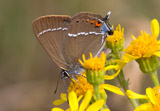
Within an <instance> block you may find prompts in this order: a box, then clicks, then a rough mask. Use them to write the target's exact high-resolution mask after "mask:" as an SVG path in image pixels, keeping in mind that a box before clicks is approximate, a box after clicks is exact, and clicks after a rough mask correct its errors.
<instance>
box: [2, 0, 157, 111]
mask: <svg viewBox="0 0 160 111" xmlns="http://www.w3.org/2000/svg"><path fill="white" fill-rule="evenodd" d="M159 5H160V1H159V0H154V1H153V0H152V1H151V0H141V1H140V0H132V1H131V0H130V1H127V0H99V1H98V0H0V111H49V110H50V109H51V108H52V107H53V105H52V101H53V100H54V99H57V98H59V93H60V92H62V91H64V88H63V82H62V81H60V83H59V84H60V86H59V89H58V93H57V94H55V95H54V93H53V92H54V89H55V84H56V82H57V79H58V75H59V74H60V68H58V67H57V66H56V65H55V64H54V63H53V62H52V61H51V59H50V58H49V57H48V55H47V54H46V52H45V51H44V50H43V48H42V47H41V45H40V44H39V43H38V41H37V40H36V38H35V36H34V34H33V30H32V21H33V20H34V19H36V18H37V17H39V16H44V15H49V14H60V15H64V14H66V15H71V16H73V15H74V14H76V13H78V12H81V11H89V12H94V13H97V14H100V15H103V16H105V15H106V13H107V12H108V11H109V10H110V11H111V12H112V14H111V17H110V23H111V24H113V25H115V26H116V25H117V24H121V26H122V27H124V29H125V39H126V40H128V42H126V44H125V45H126V46H127V45H128V44H129V42H130V41H131V34H133V35H135V36H138V35H139V34H140V30H145V31H148V33H150V30H149V29H150V21H151V19H153V18H157V19H158V20H159V21H160V13H159V10H160V7H159ZM133 64H136V63H135V62H132V63H130V64H128V65H127V66H126V67H125V69H126V70H125V73H126V74H127V75H126V78H128V77H130V87H131V89H132V90H134V91H137V92H141V93H144V90H143V89H144V88H145V86H139V85H138V86H137V84H138V83H140V82H143V83H145V84H146V85H147V84H152V83H151V80H150V79H148V77H147V76H146V75H143V74H139V73H141V71H140V70H139V69H138V68H137V69H135V68H134V69H133V68H132V66H133ZM137 67H138V65H137ZM108 105H109V107H110V109H111V110H112V111H130V110H132V108H131V105H130V103H128V101H127V99H126V98H124V97H120V96H117V95H115V94H110V93H109V97H108Z"/></svg>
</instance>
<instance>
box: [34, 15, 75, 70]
mask: <svg viewBox="0 0 160 111" xmlns="http://www.w3.org/2000/svg"><path fill="white" fill-rule="evenodd" d="M71 19H72V18H71V17H70V16H60V15H59V16H54V15H49V16H44V17H40V18H38V19H36V20H35V21H33V30H34V33H35V35H36V37H37V39H38V40H39V42H40V43H41V45H42V46H43V47H44V49H45V50H46V52H47V53H48V55H49V56H50V57H51V58H52V60H53V61H54V62H55V63H56V64H57V65H58V66H59V67H60V68H62V69H65V70H66V69H68V66H69V65H68V64H67V62H66V60H65V58H64V56H63V44H64V39H65V35H66V33H67V30H68V26H69V25H70V23H71Z"/></svg>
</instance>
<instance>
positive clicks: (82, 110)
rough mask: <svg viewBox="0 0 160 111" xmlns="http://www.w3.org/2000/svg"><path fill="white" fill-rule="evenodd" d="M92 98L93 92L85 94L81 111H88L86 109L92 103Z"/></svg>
mask: <svg viewBox="0 0 160 111" xmlns="http://www.w3.org/2000/svg"><path fill="white" fill-rule="evenodd" d="M91 98H92V92H91V91H90V90H88V91H87V92H86V94H85V97H84V99H83V101H82V103H81V105H80V108H79V111H84V110H85V109H86V107H87V106H88V104H89V103H90V101H91Z"/></svg>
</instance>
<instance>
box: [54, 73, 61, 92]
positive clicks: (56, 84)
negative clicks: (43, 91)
mask: <svg viewBox="0 0 160 111" xmlns="http://www.w3.org/2000/svg"><path fill="white" fill-rule="evenodd" d="M60 76H61V75H60V74H59V77H58V81H57V84H56V89H55V90H54V94H56V92H57V89H58V84H59V79H60Z"/></svg>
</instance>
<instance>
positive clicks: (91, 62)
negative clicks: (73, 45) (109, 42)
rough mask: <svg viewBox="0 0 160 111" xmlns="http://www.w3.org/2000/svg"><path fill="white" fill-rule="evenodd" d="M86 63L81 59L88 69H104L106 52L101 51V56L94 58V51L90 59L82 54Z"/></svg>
mask: <svg viewBox="0 0 160 111" xmlns="http://www.w3.org/2000/svg"><path fill="white" fill-rule="evenodd" d="M82 58H83V61H84V63H83V62H82V61H81V60H79V62H80V63H81V65H82V66H83V67H84V68H85V69H87V70H103V69H104V67H105V61H106V55H105V53H104V52H102V53H101V57H100V58H98V57H97V56H96V57H95V58H93V56H92V53H90V59H88V60H86V59H85V55H84V54H83V55H82Z"/></svg>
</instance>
